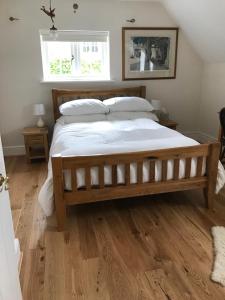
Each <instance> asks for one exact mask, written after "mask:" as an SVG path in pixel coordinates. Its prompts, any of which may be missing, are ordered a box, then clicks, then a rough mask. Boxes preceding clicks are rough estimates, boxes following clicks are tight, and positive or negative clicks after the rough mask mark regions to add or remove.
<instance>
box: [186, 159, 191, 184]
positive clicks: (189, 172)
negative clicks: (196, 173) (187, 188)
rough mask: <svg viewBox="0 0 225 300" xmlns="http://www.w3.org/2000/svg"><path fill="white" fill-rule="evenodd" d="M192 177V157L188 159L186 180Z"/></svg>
mask: <svg viewBox="0 0 225 300" xmlns="http://www.w3.org/2000/svg"><path fill="white" fill-rule="evenodd" d="M190 175H191V157H188V158H186V166H185V178H186V179H188V178H190Z"/></svg>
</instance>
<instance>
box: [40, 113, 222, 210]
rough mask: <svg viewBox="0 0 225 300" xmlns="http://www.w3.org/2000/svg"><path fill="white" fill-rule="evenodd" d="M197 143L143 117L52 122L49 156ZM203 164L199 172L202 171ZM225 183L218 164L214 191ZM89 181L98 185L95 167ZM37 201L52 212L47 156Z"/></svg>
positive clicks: (120, 171) (80, 177)
mask: <svg viewBox="0 0 225 300" xmlns="http://www.w3.org/2000/svg"><path fill="white" fill-rule="evenodd" d="M198 144H199V143H198V142H196V141H195V140H193V139H190V138H188V137H186V136H184V135H182V134H181V133H179V132H177V131H174V130H171V129H168V128H166V127H164V126H161V125H159V124H158V123H156V122H154V121H152V120H150V119H146V118H140V119H134V120H123V121H100V122H89V123H71V124H61V123H60V122H57V123H56V126H55V129H54V135H53V141H52V145H51V149H50V157H51V156H52V155H54V154H59V153H60V154H61V155H62V156H79V155H93V154H112V153H123V152H135V151H148V150H149V151H150V150H157V149H165V148H174V147H185V146H194V145H198ZM136 167H137V166H136V164H131V167H130V180H131V183H135V182H137V168H136ZM184 170H185V161H181V163H180V169H179V178H184V173H185V171H184ZM204 170H205V166H203V170H202V172H203V173H204ZM104 173H105V174H104V175H105V184H111V182H112V178H111V170H110V167H109V166H106V167H105V170H104ZM155 174H156V181H160V179H161V165H160V162H157V163H156V168H155ZM195 175H196V159H192V166H191V176H192V177H193V176H195ZM172 176H173V161H169V162H168V172H167V179H172ZM70 177H71V175H70V173H69V172H65V187H66V189H68V190H70V189H71V183H70ZM117 177H118V179H117V180H118V183H123V182H124V166H122V165H121V166H119V168H117ZM148 180H149V162H148V161H146V162H144V164H143V181H144V182H148ZM224 183H225V173H224V169H223V167H222V166H221V165H219V176H218V185H217V192H218V191H219V189H220V188H222V186H223V185H224ZM77 184H78V187H82V186H83V185H84V170H82V169H80V170H77ZM91 184H92V185H96V184H98V170H97V169H96V168H92V170H91ZM39 202H40V204H41V206H42V208H43V210H44V212H45V214H46V216H49V215H51V214H52V212H53V182H52V167H51V159H50V160H49V164H48V177H47V179H46V181H45V183H44V185H43V186H42V188H41V190H40V193H39Z"/></svg>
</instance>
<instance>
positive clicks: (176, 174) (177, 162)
mask: <svg viewBox="0 0 225 300" xmlns="http://www.w3.org/2000/svg"><path fill="white" fill-rule="evenodd" d="M179 168H180V160H179V159H174V167H173V179H174V180H178V179H179Z"/></svg>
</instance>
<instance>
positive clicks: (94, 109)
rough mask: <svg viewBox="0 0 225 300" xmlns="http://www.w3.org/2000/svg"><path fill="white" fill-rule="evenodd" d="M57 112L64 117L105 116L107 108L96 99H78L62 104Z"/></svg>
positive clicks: (107, 111)
mask: <svg viewBox="0 0 225 300" xmlns="http://www.w3.org/2000/svg"><path fill="white" fill-rule="evenodd" d="M59 111H60V113H61V114H62V115H64V116H78V115H92V114H107V113H109V108H108V107H107V106H106V105H104V104H103V103H102V101H100V100H98V99H79V100H72V101H69V102H66V103H63V104H62V105H60V107H59Z"/></svg>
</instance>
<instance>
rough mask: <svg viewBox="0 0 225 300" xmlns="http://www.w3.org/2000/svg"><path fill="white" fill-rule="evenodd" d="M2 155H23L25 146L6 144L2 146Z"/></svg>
mask: <svg viewBox="0 0 225 300" xmlns="http://www.w3.org/2000/svg"><path fill="white" fill-rule="evenodd" d="M3 153H4V156H16V155H25V153H26V151H25V146H8V147H3Z"/></svg>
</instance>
